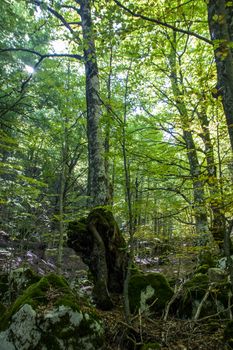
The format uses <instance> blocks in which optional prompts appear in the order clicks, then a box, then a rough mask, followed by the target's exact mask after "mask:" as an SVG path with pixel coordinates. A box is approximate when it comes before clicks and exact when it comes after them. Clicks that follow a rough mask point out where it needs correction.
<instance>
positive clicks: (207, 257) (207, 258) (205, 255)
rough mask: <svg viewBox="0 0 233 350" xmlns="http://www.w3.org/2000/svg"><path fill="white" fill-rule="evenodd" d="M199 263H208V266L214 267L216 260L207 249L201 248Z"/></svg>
mask: <svg viewBox="0 0 233 350" xmlns="http://www.w3.org/2000/svg"><path fill="white" fill-rule="evenodd" d="M198 260H199V265H200V266H201V265H208V266H209V267H214V266H215V265H216V261H215V259H214V257H213V254H212V252H211V251H209V250H208V249H205V250H202V251H201V252H200V254H199V257H198Z"/></svg>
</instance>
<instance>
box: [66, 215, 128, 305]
mask: <svg viewBox="0 0 233 350" xmlns="http://www.w3.org/2000/svg"><path fill="white" fill-rule="evenodd" d="M67 244H68V246H69V247H70V248H73V249H74V250H75V252H76V253H77V254H78V255H80V256H81V258H82V259H83V262H84V263H85V264H87V265H88V267H89V269H90V271H91V273H92V275H93V278H94V290H93V297H94V300H95V302H96V304H97V306H98V307H100V308H101V309H110V308H111V307H112V306H113V305H112V301H111V298H110V295H109V293H122V292H123V284H124V277H125V270H126V266H127V261H128V254H127V251H126V243H125V240H124V238H123V236H122V234H121V232H120V230H119V227H118V225H117V223H116V221H115V219H114V217H113V214H112V212H111V211H109V210H106V209H103V208H97V209H93V210H92V211H91V212H90V213H89V215H88V216H87V217H86V218H82V219H80V220H79V221H74V222H70V223H69V225H68V241H67Z"/></svg>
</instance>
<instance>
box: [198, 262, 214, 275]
mask: <svg viewBox="0 0 233 350" xmlns="http://www.w3.org/2000/svg"><path fill="white" fill-rule="evenodd" d="M209 268H210V267H209V265H208V264H204V265H200V266H198V267H197V269H196V270H195V274H197V273H207V271H208V269H209Z"/></svg>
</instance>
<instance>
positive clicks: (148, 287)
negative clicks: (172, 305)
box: [129, 273, 173, 313]
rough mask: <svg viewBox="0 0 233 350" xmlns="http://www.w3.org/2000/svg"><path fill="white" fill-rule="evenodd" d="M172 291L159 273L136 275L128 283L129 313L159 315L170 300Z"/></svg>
mask: <svg viewBox="0 0 233 350" xmlns="http://www.w3.org/2000/svg"><path fill="white" fill-rule="evenodd" d="M172 295H173V291H172V289H171V287H170V286H169V284H168V282H167V280H166V278H165V277H164V276H163V275H162V274H160V273H149V274H136V275H135V276H132V277H131V279H130V282H129V304H130V310H131V312H133V313H135V312H137V311H138V310H139V309H140V312H146V311H150V312H151V311H153V312H158V313H161V312H162V311H163V310H164V308H165V306H166V304H167V302H168V301H169V300H170V299H171V297H172Z"/></svg>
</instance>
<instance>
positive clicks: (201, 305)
mask: <svg viewBox="0 0 233 350" xmlns="http://www.w3.org/2000/svg"><path fill="white" fill-rule="evenodd" d="M210 291H211V286H209V288H208V290H207V291H206V293H205V295H204V297H203V298H202V300H201V302H200V304H199V306H198V308H197V311H196V314H195V316H194V318H193V319H194V321H196V320H198V318H199V316H200V313H201V310H202V307H203V305H204V303H205V301H206V300H207V298H208V296H209V294H210Z"/></svg>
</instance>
